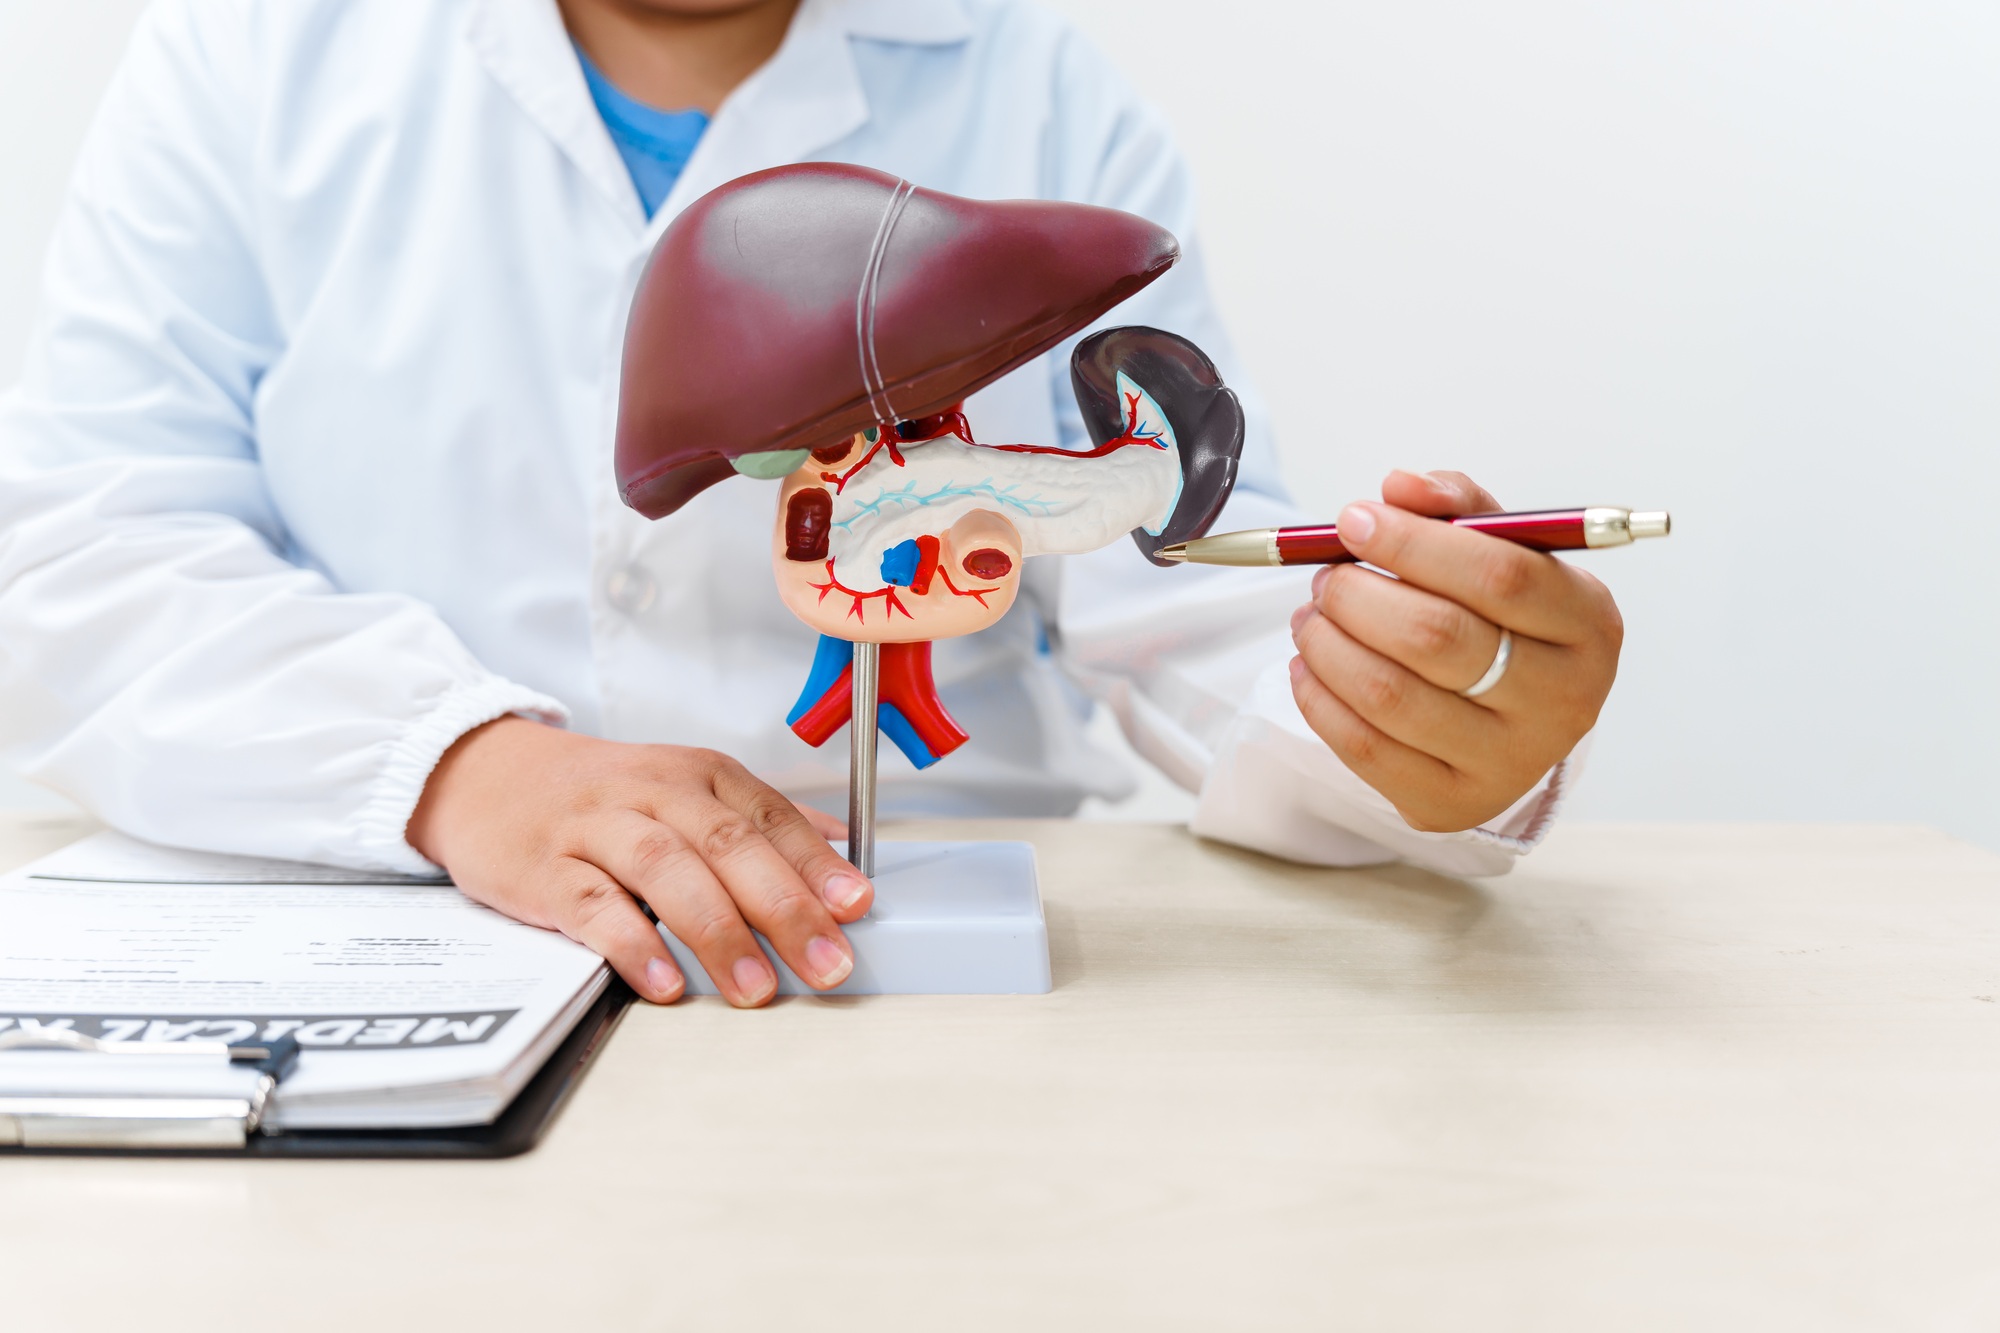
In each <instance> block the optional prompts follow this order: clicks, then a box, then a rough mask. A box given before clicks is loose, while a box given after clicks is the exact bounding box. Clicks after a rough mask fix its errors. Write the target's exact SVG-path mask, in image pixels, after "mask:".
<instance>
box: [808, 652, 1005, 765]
mask: <svg viewBox="0 0 2000 1333" xmlns="http://www.w3.org/2000/svg"><path fill="white" fill-rule="evenodd" d="M876 697H877V699H878V703H877V705H876V707H877V709H878V714H877V717H878V725H879V726H880V727H881V730H882V734H883V735H885V736H887V737H888V738H889V739H890V740H891V741H894V742H895V744H896V748H898V749H900V750H901V751H902V752H903V754H904V755H905V756H907V757H908V759H909V761H910V762H911V763H912V764H915V765H916V766H917V767H918V768H929V767H930V766H931V765H932V764H935V763H936V762H937V761H938V760H940V759H942V758H944V757H945V756H946V755H948V754H950V753H951V752H952V751H953V750H956V749H957V748H958V747H959V746H961V745H963V744H965V742H966V740H967V739H968V738H967V736H966V734H965V731H964V729H963V728H961V727H960V726H959V725H958V723H957V722H955V721H953V720H952V716H951V714H950V713H947V712H946V711H945V708H944V704H943V703H942V702H941V701H940V700H939V699H938V694H937V682H936V681H935V680H934V679H932V677H931V646H930V644H929V642H927V641H926V642H922V643H885V644H883V645H882V666H881V678H880V684H879V685H878V687H877V696H876ZM853 713H854V645H853V644H851V643H849V642H847V641H846V640H844V639H836V638H834V637H833V636H832V635H826V634H823V635H821V636H820V641H819V652H818V654H817V655H816V656H815V657H814V659H813V668H812V674H811V676H809V677H808V678H807V680H806V688H805V693H803V694H801V695H800V696H799V701H798V703H796V704H794V705H793V706H792V712H791V716H789V717H787V718H786V719H785V721H786V722H787V723H789V724H790V725H791V728H792V730H793V731H794V732H795V733H797V735H798V738H799V739H800V740H802V741H804V742H805V743H806V744H808V745H812V746H820V745H824V744H826V743H827V741H829V740H831V739H832V738H833V735H834V733H835V732H838V731H839V730H840V729H841V728H842V727H844V726H846V725H847V723H848V720H849V719H850V718H851V717H852V716H853Z"/></svg>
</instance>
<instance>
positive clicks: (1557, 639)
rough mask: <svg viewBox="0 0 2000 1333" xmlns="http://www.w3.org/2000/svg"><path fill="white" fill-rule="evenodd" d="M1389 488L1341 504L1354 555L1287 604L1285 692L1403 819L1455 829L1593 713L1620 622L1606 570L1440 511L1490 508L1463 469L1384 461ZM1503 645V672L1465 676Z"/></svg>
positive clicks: (1586, 726)
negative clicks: (1293, 604) (1376, 498)
mask: <svg viewBox="0 0 2000 1333" xmlns="http://www.w3.org/2000/svg"><path fill="white" fill-rule="evenodd" d="M1382 498H1383V500H1385V501H1386V502H1387V503H1385V504H1375V503H1372V502H1371V503H1364V504H1353V505H1349V506H1348V507H1347V508H1346V509H1344V510H1342V511H1341V514H1340V518H1339V527H1340V538H1341V542H1342V544H1343V545H1345V546H1346V547H1347V549H1348V550H1350V551H1352V552H1353V553H1354V554H1355V555H1356V556H1358V557H1360V558H1361V559H1363V560H1365V561H1367V562H1368V563H1369V564H1371V565H1374V566H1377V567H1378V568H1380V569H1383V570H1387V571H1389V573H1391V574H1394V575H1396V577H1395V578H1388V577H1385V576H1384V575H1383V574H1379V573H1377V572H1375V570H1372V569H1364V568H1362V567H1361V566H1360V565H1353V564H1346V565H1329V566H1327V567H1326V568H1325V569H1322V570H1321V571H1320V572H1319V575H1318V576H1317V577H1316V578H1315V579H1314V580H1313V600H1312V602H1311V603H1309V604H1308V605H1306V606H1302V607H1300V608H1299V609H1298V611H1297V612H1296V613H1294V615H1293V617H1292V639H1293V642H1294V643H1295V644H1296V645H1297V646H1298V650H1299V655H1298V656H1297V657H1295V658H1293V659H1292V695H1293V697H1294V698H1295V699H1296V700H1297V701H1298V705H1299V710H1300V712H1301V713H1303V714H1304V716H1305V719H1306V723H1307V725H1309V726H1310V727H1311V728H1312V729H1313V731H1315V732H1316V733H1318V735H1319V737H1320V739H1322V740H1324V741H1325V742H1326V743H1327V745H1328V746H1330V747H1332V749H1333V752H1334V753H1335V754H1337V755H1339V756H1340V758H1341V760H1342V761H1343V762H1344V763H1346V765H1347V766H1348V767H1349V768H1351V769H1353V770H1354V772H1355V773H1357V774H1359V775H1360V777H1361V778H1362V780H1364V781H1365V782H1367V783H1368V785H1369V786H1371V787H1373V788H1375V789H1376V790H1377V791H1379V792H1381V793H1382V794H1383V795H1384V796H1386V797H1388V798H1389V800H1390V801H1391V802H1392V803H1393V804H1394V805H1395V807H1396V809H1397V810H1398V811H1399V812H1400V813H1401V814H1402V816H1403V818H1404V819H1405V820H1406V821H1407V822H1408V823H1409V824H1410V826H1411V827H1412V828H1416V829H1420V830H1423V831H1426V832H1453V831H1457V830H1460V829H1468V828H1473V827H1475V826H1477V825H1479V824H1482V823H1484V822H1486V821H1487V820H1490V819H1492V818H1494V817H1495V816H1496V815H1499V814H1500V813H1502V812H1503V811H1505V810H1506V809H1507V808H1508V807H1509V806H1511V805H1512V804H1514V802H1516V801H1518V800H1519V799H1520V798H1521V797H1522V796H1524V795H1526V794H1527V793H1528V791H1529V790H1530V789H1532V788H1533V787H1534V785H1535V784H1536V783H1537V782H1539V781H1540V780H1541V778H1542V776H1543V775H1544V774H1545V773H1547V772H1548V771H1549V769H1551V768H1552V767H1554V766H1555V765H1556V764H1557V763H1558V762H1560V761H1561V760H1562V759H1563V757H1564V756H1566V755H1567V754H1569V752H1570V751H1571V750H1572V749H1573V748H1575V746H1576V743H1577V742H1578V741H1579V740H1581V739H1582V738H1583V736H1584V734H1585V733H1586V732H1588V731H1589V730H1590V729H1591V727H1593V726H1595V725H1596V723H1597V713H1598V710H1599V709H1600V708H1601V707H1602V706H1603V704H1604V699H1605V696H1606V695H1608V694H1609V693H1610V692H1611V682H1612V679H1613V677H1615V676H1616V675H1617V674H1618V649H1619V644H1620V642H1621V641H1622V640H1623V638H1624V622H1623V621H1622V620H1621V619H1620V617H1619V615H1618V607H1617V605H1616V603H1614V602H1613V601H1612V599H1611V593H1610V592H1609V591H1608V590H1607V589H1606V588H1605V586H1604V585H1603V584H1602V583H1599V582H1598V581H1597V580H1596V579H1594V578H1592V577H1591V576H1590V575H1588V574H1586V573H1584V572H1583V571H1582V570H1580V569H1575V568H1572V567H1571V566H1569V565H1566V564H1564V563H1563V562H1562V561H1560V560H1558V559H1556V558H1555V557H1554V556H1552V555H1546V554H1543V553H1541V552H1537V551H1530V550H1527V549H1526V548H1524V547H1520V546H1516V545H1514V544H1513V543H1511V542H1507V541H1503V540H1501V539H1500V538H1498V537H1489V536H1486V535H1485V534H1483V533H1478V532H1471V531H1467V530H1464V529H1461V528H1454V527H1452V526H1451V525H1450V524H1447V523H1439V522H1436V521H1434V520H1435V519H1437V518H1442V517H1450V516H1454V515H1458V514H1476V513H1489V512H1492V511H1495V510H1498V509H1499V508H1500V504H1499V503H1498V502H1497V501H1496V500H1494V498H1493V497H1492V496H1491V495H1489V494H1487V493H1486V492H1485V491H1484V490H1482V489H1481V488H1480V487H1479V486H1477V485H1475V484H1474V483H1473V481H1472V479H1471V478H1469V477H1467V476H1466V475H1465V474H1464V473H1462V472H1433V473H1430V474H1428V475H1426V476H1417V475H1415V474H1413V473H1409V472H1392V473H1390V474H1389V476H1388V479H1387V480H1385V481H1384V482H1383V483H1382ZM1503 628H1504V629H1506V630H1509V631H1511V632H1512V633H1513V648H1512V652H1511V655H1510V657H1509V660H1508V663H1507V667H1506V670H1505V672H1504V674H1502V675H1501V677H1500V680H1499V682H1498V683H1497V684H1495V685H1493V686H1492V687H1491V689H1489V690H1488V691H1486V692H1485V693H1482V694H1481V695H1479V696H1478V697H1477V698H1475V699H1467V698H1464V697H1463V696H1462V695H1460V693H1459V691H1461V690H1464V689H1467V688H1468V687H1470V686H1472V685H1473V684H1475V683H1477V682H1478V681H1479V680H1480V679H1481V678H1482V677H1483V676H1484V675H1485V674H1486V672H1487V670H1488V668H1489V667H1491V666H1492V665H1493V664H1494V661H1495V658H1496V656H1497V654H1498V652H1499V650H1500V643H1501V639H1500V632H1501V630H1502V629H1503Z"/></svg>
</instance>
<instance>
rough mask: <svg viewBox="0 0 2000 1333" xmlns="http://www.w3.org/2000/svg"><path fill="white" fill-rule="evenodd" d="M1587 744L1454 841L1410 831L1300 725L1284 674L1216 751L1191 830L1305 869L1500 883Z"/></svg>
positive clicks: (1544, 826) (1270, 678) (1260, 690)
mask: <svg viewBox="0 0 2000 1333" xmlns="http://www.w3.org/2000/svg"><path fill="white" fill-rule="evenodd" d="M1588 749H1589V738H1588V737H1586V738H1585V739H1584V741H1583V742H1582V743H1580V744H1579V745H1578V746H1577V748H1576V749H1575V750H1574V751H1573V752H1572V753H1571V754H1570V755H1569V756H1568V757H1567V758H1565V759H1564V760H1563V761H1562V762H1561V763H1559V764H1557V765H1556V766H1555V767H1554V768H1552V769H1550V770H1549V772H1548V773H1547V774H1545V775H1544V776H1543V778H1542V780H1541V781H1540V782H1538V783H1536V784H1535V786H1534V787H1533V788H1532V789H1531V790H1529V791H1528V792H1527V793H1526V794H1525V795H1523V796H1522V797H1521V799H1520V800H1518V801H1516V802H1515V803H1514V804H1513V806H1511V807H1509V808H1508V809H1507V810H1506V811H1504V812H1502V813H1501V815H1500V816H1499V817H1497V818H1496V819H1493V820H1491V821H1489V822H1488V823H1487V824H1485V825H1483V826H1481V827H1478V828H1472V829H1466V830H1463V831H1460V832H1455V833H1425V832H1421V831H1419V830H1417V829H1414V828H1411V827H1410V825H1409V824H1408V822H1407V821H1405V820H1404V819H1403V817H1402V815H1401V814H1400V813H1399V812H1398V811H1397V810H1396V808H1395V806H1394V805H1393V804H1391V803H1390V801H1389V799H1388V798H1387V797H1385V796H1383V795H1382V794H1381V793H1380V792H1378V791H1376V790H1375V789H1374V788H1373V787H1370V786H1369V785H1368V784H1367V783H1366V782H1364V781H1363V780H1362V779H1361V778H1360V776H1359V775H1357V774H1356V773H1355V772H1354V771H1353V770H1352V769H1350V768H1348V767H1347V765H1346V764H1344V763H1342V762H1341V760H1340V758H1339V757H1338V756H1337V755H1335V754H1334V753H1333V751H1332V750H1331V749H1329V748H1328V747H1327V745H1326V743H1325V742H1324V741H1322V740H1320V739H1319V737H1318V736H1317V735H1316V734H1314V733H1313V732H1312V730H1311V728H1310V727H1308V726H1307V725H1306V723H1305V719H1304V718H1303V717H1302V716H1300V715H1299V711H1298V705H1297V704H1296V702H1294V700H1293V698H1292V693H1291V688H1290V678H1289V676H1288V674H1287V673H1286V671H1285V669H1284V668H1283V667H1278V668H1276V669H1274V670H1271V671H1267V672H1266V673H1265V674H1264V675H1263V676H1262V677H1261V678H1260V679H1259V680H1258V682H1257V685H1256V687H1255V688H1254V689H1253V691H1252V693H1251V698H1250V700H1249V701H1248V704H1247V706H1246V707H1245V709H1244V710H1243V712H1242V713H1241V714H1239V715H1238V717H1237V719H1236V722H1235V723H1234V724H1233V725H1232V726H1231V728H1230V732H1229V734H1228V735H1227V737H1226V738H1225V739H1224V741H1223V743H1222V745H1221V746H1220V747H1219V748H1218V751H1217V753H1216V756H1215V759H1214V762H1213V763H1212V765H1211V767H1210V770H1209V773H1208V777H1207V780H1206V781H1204V782H1203V784H1202V789H1201V796H1200V800H1199V802H1198V803H1197V805H1196V808H1195V815H1194V819H1193V821H1192V822H1191V825H1190V827H1191V828H1192V829H1193V831H1194V832H1195V833H1197V834H1199V835H1201V836H1203V837H1210V838H1215V839H1217V840H1218V841H1223V842H1232V843H1236V844H1238V845H1240V846H1245V847H1249V848H1251V849H1253V850H1255V851H1261V852H1264V853H1266V854H1268V855H1272V856H1279V857H1283V858H1285V859H1286V860H1291V861H1300V862H1304V863H1306V864H1309V865H1330V866H1357V865H1370V864H1380V863H1382V862H1386V861H1395V860H1402V861H1406V862H1408V863H1410V864H1412V865H1416V866H1421V867H1423V868H1424V869H1427V870H1434V871H1437V872H1439V873H1440V874H1447V875H1463V876H1488V875H1502V874H1505V873H1506V872H1507V871H1508V870H1509V869H1511V868H1512V867H1513V864H1514V862H1515V861H1516V860H1518V859H1519V858H1520V857H1521V856H1523V855H1525V854H1526V853H1527V852H1528V851H1529V850H1531V849H1532V848H1533V847H1535V846H1536V845H1537V844H1538V843H1540V842H1541V840H1542V839H1543V838H1544V837H1545V836H1547V834H1548V831H1549V829H1550V828H1551V827H1552V826H1553V825H1554V823H1555V819H1556V815H1557V813H1558V812H1559V811H1560V809H1561V807H1562V805H1563V802H1564V800H1565V799H1566V798H1567V796H1568V793H1569V792H1570V790H1571V789H1572V788H1573V787H1574V785H1575V782H1576V779H1577V778H1578V776H1579V775H1580V774H1581V772H1582V766H1583V761H1584V757H1585V755H1586V754H1587V752H1588Z"/></svg>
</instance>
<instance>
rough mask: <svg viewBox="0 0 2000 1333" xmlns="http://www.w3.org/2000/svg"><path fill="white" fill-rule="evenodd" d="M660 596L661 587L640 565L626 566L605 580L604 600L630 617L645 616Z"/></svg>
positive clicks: (614, 571) (612, 572)
mask: <svg viewBox="0 0 2000 1333" xmlns="http://www.w3.org/2000/svg"><path fill="white" fill-rule="evenodd" d="M659 595H660V585H659V584H658V583H657V582H655V581H654V579H653V576H652V575H651V574H649V573H647V572H646V571H645V570H644V569H643V568H641V567H640V566H638V565H624V566H621V567H620V568H618V569H614V570H612V571H611V575H610V577H608V578H606V579H605V580H604V598H605V600H606V601H608V602H610V603H611V605H612V606H614V607H616V608H617V609H618V610H620V611H623V612H624V613H625V614H626V615H628V616H636V615H640V614H643V613H644V612H645V610H646V608H648V607H650V606H651V605H652V604H653V601H654V599H655V598H657V597H658V596H659Z"/></svg>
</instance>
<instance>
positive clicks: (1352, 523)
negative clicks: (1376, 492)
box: [1339, 505, 1375, 549]
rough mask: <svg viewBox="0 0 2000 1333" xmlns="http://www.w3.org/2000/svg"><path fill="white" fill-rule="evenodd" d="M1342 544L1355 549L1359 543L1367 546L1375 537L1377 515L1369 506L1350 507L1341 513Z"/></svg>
mask: <svg viewBox="0 0 2000 1333" xmlns="http://www.w3.org/2000/svg"><path fill="white" fill-rule="evenodd" d="M1339 526H1340V540H1341V544H1342V545H1344V546H1347V547H1349V548H1350V549H1351V548H1352V547H1354V546H1355V545H1356V544H1357V543H1358V544H1360V545H1364V546H1365V545H1366V544H1367V542H1368V539H1369V538H1370V537H1373V536H1374V535H1375V514H1374V512H1373V511H1372V510H1370V509H1369V508H1368V506H1367V505H1349V506H1347V508H1345V509H1343V510H1341V511H1340V524H1339Z"/></svg>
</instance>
